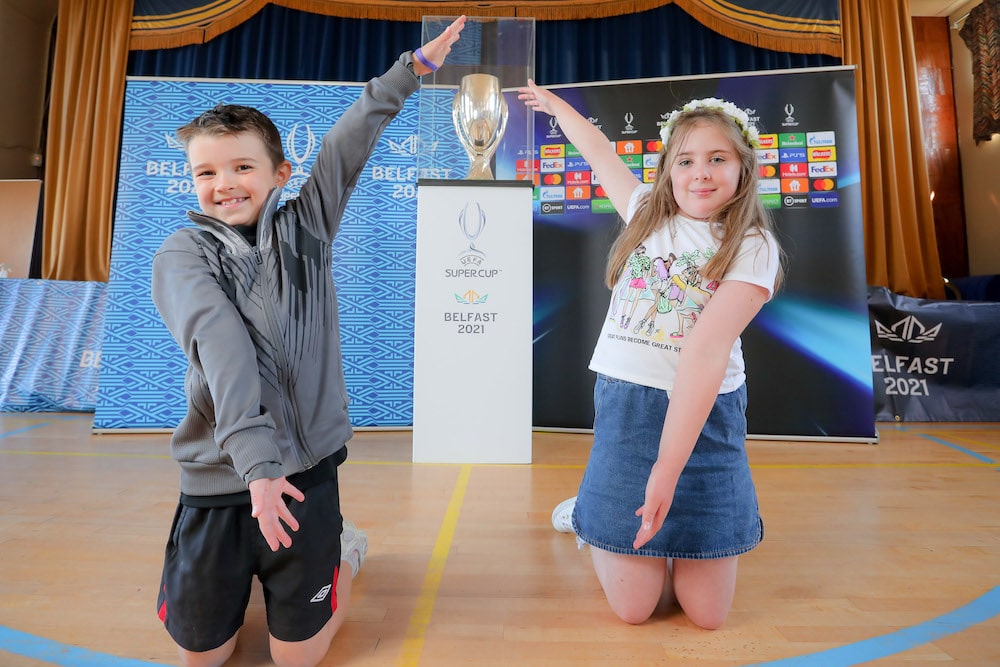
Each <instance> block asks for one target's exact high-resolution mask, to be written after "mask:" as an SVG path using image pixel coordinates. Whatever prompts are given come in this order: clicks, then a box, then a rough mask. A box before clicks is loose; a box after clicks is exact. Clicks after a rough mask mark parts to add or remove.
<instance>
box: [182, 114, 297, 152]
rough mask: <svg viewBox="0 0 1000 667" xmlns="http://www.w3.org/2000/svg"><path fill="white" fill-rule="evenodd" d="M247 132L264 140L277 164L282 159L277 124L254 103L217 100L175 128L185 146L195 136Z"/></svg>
mask: <svg viewBox="0 0 1000 667" xmlns="http://www.w3.org/2000/svg"><path fill="white" fill-rule="evenodd" d="M243 132H249V133H251V134H255V135H257V136H258V137H260V140H261V141H263V142H264V148H265V150H267V154H268V157H270V158H271V161H272V162H273V163H274V166H275V167H277V166H278V165H279V164H281V163H282V162H284V161H285V151H284V149H282V147H281V135H280V134H279V133H278V128H276V127H275V126H274V123H273V122H272V121H271V119H270V118H268V117H267V116H266V115H264V114H263V113H261V112H260V111H258V110H257V109H254V108H253V107H244V106H240V105H238V104H216V105H215V106H214V107H212V108H211V109H209V110H208V111H206V112H204V113H202V114H201V115H200V116H198V117H197V118H195V119H194V120H192V121H191V122H190V123H188V124H187V125H183V126H181V127H179V128H178V129H177V138H178V139H179V140H180V142H181V143H182V144H184V148H185V149H187V146H188V144H189V143H190V142H191V140H192V139H194V138H195V137H197V136H201V135H205V134H207V135H211V136H222V135H226V134H241V133H243Z"/></svg>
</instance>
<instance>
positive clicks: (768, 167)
mask: <svg viewBox="0 0 1000 667" xmlns="http://www.w3.org/2000/svg"><path fill="white" fill-rule="evenodd" d="M759 173H760V176H761V178H774V177H775V176H776V175H777V173H778V170H777V169H775V168H774V165H773V164H763V165H761V166H760V171H759Z"/></svg>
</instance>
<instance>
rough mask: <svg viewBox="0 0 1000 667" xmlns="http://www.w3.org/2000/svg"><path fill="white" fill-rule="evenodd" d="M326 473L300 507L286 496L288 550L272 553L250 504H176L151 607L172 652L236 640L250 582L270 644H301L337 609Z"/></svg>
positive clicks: (334, 511)
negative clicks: (257, 587)
mask: <svg viewBox="0 0 1000 667" xmlns="http://www.w3.org/2000/svg"><path fill="white" fill-rule="evenodd" d="M333 471H334V472H333V477H332V478H329V479H327V480H326V481H323V482H321V483H319V484H317V485H316V486H312V487H311V488H308V489H303V490H302V491H303V493H304V494H305V497H306V499H305V501H304V502H298V501H296V500H293V499H291V498H289V497H288V496H285V502H286V503H287V504H288V507H289V509H290V510H291V512H292V514H293V515H294V516H295V518H296V519H297V520H298V522H299V529H298V531H296V532H291V531H289V535H290V536H291V538H292V546H291V547H290V548H288V549H286V548H284V547H280V548H279V549H278V551H276V552H275V551H271V549H270V547H268V546H267V542H266V541H265V540H264V537H263V535H261V533H260V528H259V526H258V524H257V519H255V518H253V517H251V516H250V505H249V504H241V505H236V506H229V507H192V506H190V505H187V504H184V503H183V502H182V503H179V504H178V505H177V510H176V512H175V514H174V521H173V525H172V526H171V529H170V538H169V540H168V541H167V547H166V553H165V556H164V561H163V578H162V580H161V583H160V593H159V597H158V600H157V604H156V607H157V614H158V615H159V617H160V620H162V621H163V624H164V626H166V628H167V632H168V633H170V636H171V637H172V638H173V640H174V641H175V642H177V644H178V645H179V646H181V647H182V648H184V649H187V650H188V651H209V650H211V649H214V648H218V647H219V646H221V645H222V644H224V643H225V642H226V641H227V640H229V639H230V638H231V637H232V636H233V635H235V634H236V632H237V630H239V629H240V627H242V625H243V619H244V614H245V612H246V608H247V604H248V603H249V601H250V587H251V584H252V583H253V577H254V576H255V575H256V576H257V578H258V579H259V580H260V582H261V586H262V587H263V590H264V604H265V607H266V609H267V627H268V631H269V632H270V634H271V635H272V636H273V637H275V638H277V639H280V640H282V641H287V642H295V641H303V640H306V639H309V638H310V637H312V636H313V635H315V634H316V633H317V632H319V631H320V630H321V629H322V628H323V626H324V625H326V623H327V621H329V620H330V617H331V616H332V615H333V612H334V610H336V608H337V593H336V590H337V576H338V574H339V572H338V571H339V568H340V533H341V532H342V530H343V517H342V516H341V513H340V494H339V491H338V484H337V475H336V467H335V466H334V467H333ZM290 481H292V483H293V484H294V483H295V481H294V479H293V480H290ZM347 576H351V575H350V573H349V572H348V573H347Z"/></svg>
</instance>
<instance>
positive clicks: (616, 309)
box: [608, 244, 719, 345]
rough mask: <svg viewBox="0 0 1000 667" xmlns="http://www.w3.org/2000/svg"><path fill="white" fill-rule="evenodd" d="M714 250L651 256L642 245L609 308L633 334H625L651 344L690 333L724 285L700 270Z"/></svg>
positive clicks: (623, 329) (620, 327) (624, 329)
mask: <svg viewBox="0 0 1000 667" xmlns="http://www.w3.org/2000/svg"><path fill="white" fill-rule="evenodd" d="M713 254H715V251H714V250H713V249H712V248H706V249H705V250H692V251H690V252H684V253H681V255H680V256H679V257H678V256H676V255H675V254H674V253H669V254H668V255H667V256H666V257H649V256H648V255H647V254H646V246H644V245H641V244H640V245H639V246H638V247H637V248H636V249H635V251H633V253H632V255H631V256H629V259H628V264H627V266H626V269H625V271H624V272H623V275H622V278H621V280H620V281H619V282H618V285H616V286H615V290H614V296H613V297H612V299H611V307H610V309H609V310H608V319H609V320H610V321H612V322H614V323H615V324H616V325H617V326H616V328H617V329H618V331H620V332H621V333H623V334H626V335H627V337H624V338H623V339H624V340H629V341H632V342H635V343H636V344H640V345H648V344H649V342H650V341H654V342H660V343H663V342H667V341H670V340H673V341H678V340H679V339H682V338H684V336H685V335H687V334H688V333H690V331H691V327H693V326H694V325H695V323H696V322H697V321H698V316H699V315H700V314H701V311H702V309H704V307H705V304H706V303H708V300H709V298H711V296H712V294H713V293H714V292H715V290H716V289H717V288H718V286H719V282H718V281H717V280H712V281H709V282H707V283H706V282H704V281H703V279H702V275H701V270H700V269H701V267H702V266H703V265H704V263H705V262H707V261H708V260H709V259H711V258H712V255H713ZM632 336H634V337H635V338H632ZM616 337H618V336H616ZM618 338H620V339H622V337H618Z"/></svg>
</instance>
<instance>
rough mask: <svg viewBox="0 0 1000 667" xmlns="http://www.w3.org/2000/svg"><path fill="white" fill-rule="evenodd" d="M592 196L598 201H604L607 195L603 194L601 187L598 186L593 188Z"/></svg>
mask: <svg viewBox="0 0 1000 667" xmlns="http://www.w3.org/2000/svg"><path fill="white" fill-rule="evenodd" d="M594 196H595V197H598V198H600V199H604V198H605V197H607V196H608V193H607V192H605V190H604V188H603V187H602V186H600V185H598V186H597V187H596V188H594Z"/></svg>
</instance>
